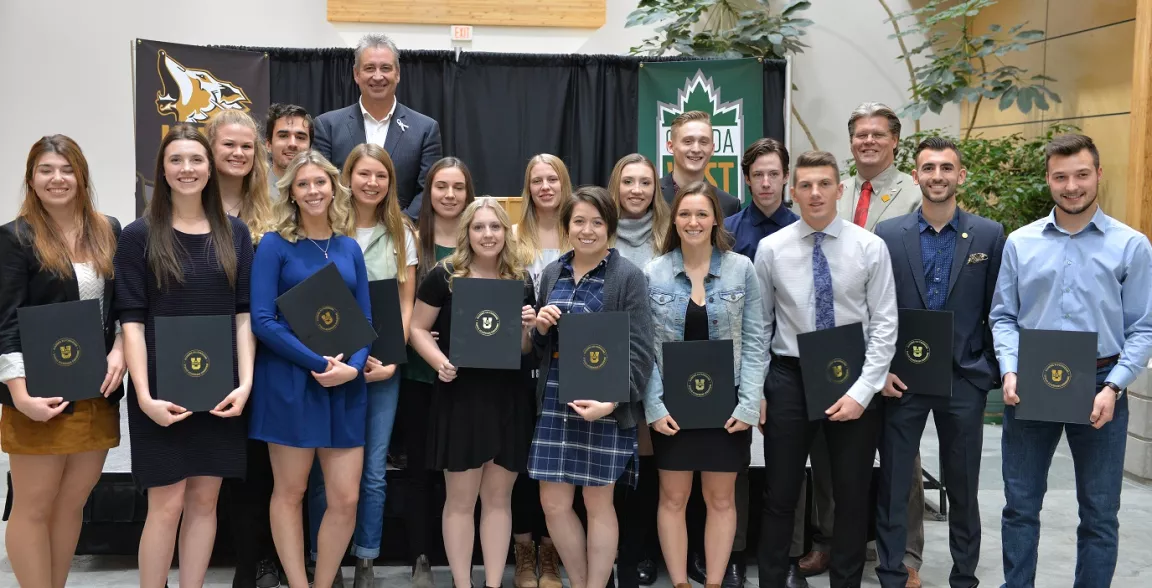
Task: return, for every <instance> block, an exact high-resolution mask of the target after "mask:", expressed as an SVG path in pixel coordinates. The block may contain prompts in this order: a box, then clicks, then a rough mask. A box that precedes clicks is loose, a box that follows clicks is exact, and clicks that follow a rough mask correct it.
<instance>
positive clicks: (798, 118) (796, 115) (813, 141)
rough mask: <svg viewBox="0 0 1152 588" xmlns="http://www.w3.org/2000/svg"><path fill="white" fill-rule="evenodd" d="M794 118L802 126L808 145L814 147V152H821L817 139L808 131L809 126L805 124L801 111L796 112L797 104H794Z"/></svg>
mask: <svg viewBox="0 0 1152 588" xmlns="http://www.w3.org/2000/svg"><path fill="white" fill-rule="evenodd" d="M792 116H793V117H794V118H795V119H796V122H797V123H799V124H800V128H801V129H803V130H804V135H805V136H806V137H808V143H809V144H810V145H812V150H813V151H819V150H820V147H819V146H818V145H816V137H813V136H812V131H811V130H809V129H808V125H807V124H805V123H804V117H802V116H800V111H799V110H796V103H795V102H793V103H792Z"/></svg>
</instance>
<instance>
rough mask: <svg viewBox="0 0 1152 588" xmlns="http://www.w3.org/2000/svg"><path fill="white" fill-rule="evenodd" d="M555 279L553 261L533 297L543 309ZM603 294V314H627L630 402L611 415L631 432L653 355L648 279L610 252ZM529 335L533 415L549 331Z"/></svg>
mask: <svg viewBox="0 0 1152 588" xmlns="http://www.w3.org/2000/svg"><path fill="white" fill-rule="evenodd" d="M559 278H560V262H559V261H554V262H552V263H550V264H548V267H546V268H544V272H543V273H542V274H540V297H539V298H537V304H539V305H540V306H544V305H545V304H546V303H547V302H548V296H549V295H551V294H552V287H553V286H555V285H556V280H557V279H559ZM603 294H604V308H603V310H604V312H613V311H625V312H627V313H628V325H629V330H630V331H631V332H630V333H629V334H628V347H629V351H630V354H629V355H630V357H629V364H630V366H629V369H628V371H629V375H630V380H631V381H630V385H629V388H630V392H629V396H630V397H631V399H632V401H631V402H628V403H623V402H622V403H620V406H619V407H617V408H616V411H615V412H613V413H612V416H614V417H616V422H617V423H618V424H619V426H620V428H621V429H631V428H632V427H635V426H636V424H637V423H639V422H642V421H641V419H642V418H643V415H644V409H643V405H642V404H641V399H642V398H643V394H644V390H645V389H646V388H647V387H648V378H649V377H651V376H652V362H653V361H654V354H655V353H654V352H655V347H653V346H654V345H655V337H654V335H653V333H654V331H653V326H652V310H651V308H649V305H648V280H647V278H645V277H644V272H643V271H642V270H641V269H640V268H638V267H636V266H635V265H634V264H633V263H632V262H630V261H628V260H627V259H625V258H624V256H622V255H620V253H619V252H617V251H614V252H612V255H611V257H609V258H608V265H607V267H606V268H605V274H604V293H603ZM537 310H539V309H537ZM532 335H533V337H532V341H533V344H534V347H535V351H536V354H537V356H538V357H539V358H540V378H539V379H538V381H537V384H536V406H537V409H536V414H537V415H539V414H540V412H541V411H542V409H543V406H544V387H545V386H546V385H547V383H548V377H547V374H548V368H549V367H550V366H551V363H552V332H551V331H549V332H548V334H547V335H541V334H540V332H539V331H537V330H536V329H532Z"/></svg>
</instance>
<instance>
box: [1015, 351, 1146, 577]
mask: <svg viewBox="0 0 1152 588" xmlns="http://www.w3.org/2000/svg"><path fill="white" fill-rule="evenodd" d="M1110 370H1111V367H1106V368H1102V369H1099V370H1097V372H1096V383H1097V389H1099V388H1101V387H1103V384H1104V379H1105V378H1106V377H1107V376H1108V372H1109V371H1110ZM1015 414H1016V413H1015V408H1014V407H1011V406H1006V407H1004V434H1003V437H1002V440H1001V447H1002V450H1003V454H1004V465H1003V474H1004V498H1005V500H1006V504H1005V506H1004V512H1003V515H1002V518H1001V523H1000V525H1001V536H1002V541H1003V546H1004V547H1003V549H1004V586H1005V587H1007V588H1033V587H1034V586H1035V583H1036V558H1037V548H1038V546H1039V543H1040V508H1041V507H1042V506H1043V503H1044V493H1045V492H1046V491H1047V489H1048V469H1049V467H1050V466H1051V465H1052V455H1053V454H1054V453H1055V452H1056V445H1057V444H1058V443H1059V442H1060V434H1061V432H1063V433H1065V434H1066V435H1067V436H1068V447H1069V448H1070V449H1071V450H1072V463H1073V466H1074V467H1075V471H1076V500H1077V502H1079V504H1080V525H1079V526H1078V527H1077V528H1076V578H1075V580H1074V582H1073V584H1072V586H1074V587H1075V588H1106V587H1107V586H1110V585H1111V583H1112V575H1113V574H1114V573H1115V571H1116V551H1117V546H1118V545H1119V530H1120V521H1119V518H1118V516H1117V514H1118V513H1119V511H1120V486H1121V483H1122V480H1123V475H1124V448H1125V442H1126V437H1127V432H1128V395H1127V394H1125V395H1124V396H1123V397H1122V398H1121V399H1120V400H1119V401H1118V402H1117V403H1116V409H1115V411H1114V413H1113V416H1112V420H1111V421H1110V422H1109V423H1107V424H1105V425H1104V426H1103V427H1102V428H1100V429H1099V430H1096V429H1093V428H1092V427H1091V426H1089V425H1076V424H1063V423H1047V422H1040V421H1025V420H1016V418H1015Z"/></svg>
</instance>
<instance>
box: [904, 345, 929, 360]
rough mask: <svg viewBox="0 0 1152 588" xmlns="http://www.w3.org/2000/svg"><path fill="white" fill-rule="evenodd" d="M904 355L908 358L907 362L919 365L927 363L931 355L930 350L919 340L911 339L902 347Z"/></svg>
mask: <svg viewBox="0 0 1152 588" xmlns="http://www.w3.org/2000/svg"><path fill="white" fill-rule="evenodd" d="M904 355H905V356H907V357H908V361H910V362H912V363H915V364H921V363H924V362H926V361H928V357H929V356H931V355H932V348H931V347H929V346H928V344H927V343H925V342H924V341H923V340H921V339H913V340H911V341H909V342H908V344H907V345H905V346H904Z"/></svg>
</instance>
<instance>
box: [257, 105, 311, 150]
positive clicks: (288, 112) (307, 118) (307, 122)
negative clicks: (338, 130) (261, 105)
mask: <svg viewBox="0 0 1152 588" xmlns="http://www.w3.org/2000/svg"><path fill="white" fill-rule="evenodd" d="M293 116H298V117H300V118H302V119H304V126H305V127H306V128H307V129H308V144H309V145H311V144H312V115H310V114H308V111H307V110H304V107H303V106H297V105H295V104H280V103H279V102H275V103H273V104H272V105H271V106H269V107H268V118H267V119H266V120H265V121H264V140H265V141H268V142H271V141H272V134H273V133H275V132H276V121H278V120H280V119H282V118H288V117H293Z"/></svg>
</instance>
